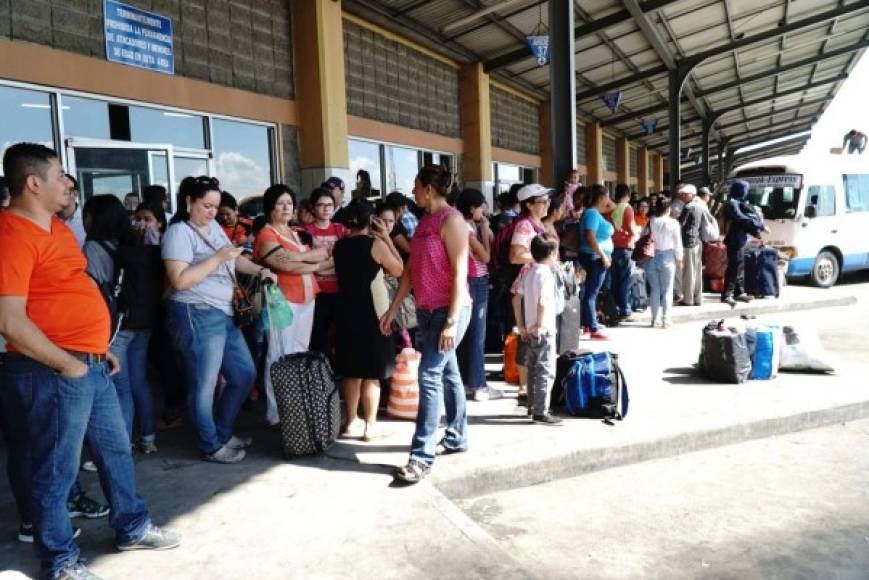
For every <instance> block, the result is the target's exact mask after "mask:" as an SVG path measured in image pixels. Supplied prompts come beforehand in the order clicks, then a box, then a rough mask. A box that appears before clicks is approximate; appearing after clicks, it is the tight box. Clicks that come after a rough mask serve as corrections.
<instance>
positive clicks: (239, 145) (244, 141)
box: [176, 119, 273, 201]
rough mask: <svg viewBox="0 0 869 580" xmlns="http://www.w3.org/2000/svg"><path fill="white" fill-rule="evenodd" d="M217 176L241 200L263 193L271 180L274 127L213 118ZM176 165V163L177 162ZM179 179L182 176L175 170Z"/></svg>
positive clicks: (222, 185)
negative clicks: (272, 134) (272, 130)
mask: <svg viewBox="0 0 869 580" xmlns="http://www.w3.org/2000/svg"><path fill="white" fill-rule="evenodd" d="M211 126H212V128H213V131H214V134H213V135H212V141H213V143H212V148H213V152H214V160H215V177H217V178H218V179H219V180H220V186H221V188H223V189H224V190H226V191H228V192H230V193H231V194H232V195H234V196H235V198H236V199H237V200H239V201H241V200H243V199H244V198H246V197H251V196H255V195H262V194H263V191H265V190H266V188H267V187H269V186H270V185H271V184H272V183H273V181H272V162H271V159H272V158H271V146H270V144H269V143H270V140H271V130H270V129H269V128H268V127H263V126H262V125H253V124H250V123H241V122H239V121H227V120H225V119H214V120H213V121H212V124H211ZM176 167H177V162H176ZM176 179H180V177H178V175H177V173H176Z"/></svg>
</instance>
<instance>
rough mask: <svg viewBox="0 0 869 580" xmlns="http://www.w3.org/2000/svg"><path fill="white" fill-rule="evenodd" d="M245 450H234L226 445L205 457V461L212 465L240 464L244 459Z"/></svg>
mask: <svg viewBox="0 0 869 580" xmlns="http://www.w3.org/2000/svg"><path fill="white" fill-rule="evenodd" d="M244 456H245V453H244V449H233V448H231V447H227V446H226V445H224V446H223V447H221V448H220V449H218V450H217V451H215V452H214V453H211V454H210V455H206V456H205V461H211V462H212V463H238V462H239V461H241V460H242V459H244Z"/></svg>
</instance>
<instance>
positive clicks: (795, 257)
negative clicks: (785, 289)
mask: <svg viewBox="0 0 869 580" xmlns="http://www.w3.org/2000/svg"><path fill="white" fill-rule="evenodd" d="M737 179H741V180H745V181H748V183H749V184H750V186H751V188H750V189H749V194H748V197H749V201H750V202H751V203H752V204H753V205H755V206H759V207H760V208H761V209H762V211H763V216H764V222H765V223H766V226H767V227H768V228H769V230H770V233H769V234H764V241H765V243H767V244H768V245H770V246H773V247H776V248H778V249H779V250H781V251H782V252H784V253H786V254H787V255H788V256H790V263H789V265H788V272H787V275H788V277H794V278H796V277H806V276H808V277H810V278H811V280H812V282H813V283H814V284H815V285H817V286H821V287H824V288H827V287H830V286H832V285H833V284H835V283H836V281H837V280H838V279H839V276H840V275H841V274H842V272H851V271H855V270H862V269H866V268H869V156H867V157H863V156H862V155H833V154H825V155H807V154H801V155H793V156H786V157H773V158H770V159H765V160H763V161H755V162H752V163H747V164H745V165H742V166H740V167H737V168H736V169H735V170H734V171H733V172H732V173H731V174H730V176H729V177H728V179H727V181H726V182H725V183H724V184H722V185H723V188H725V190H726V189H727V188H729V187H730V183H731V182H732V181H734V180H737Z"/></svg>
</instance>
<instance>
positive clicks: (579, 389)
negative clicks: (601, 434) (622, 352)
mask: <svg viewBox="0 0 869 580" xmlns="http://www.w3.org/2000/svg"><path fill="white" fill-rule="evenodd" d="M561 385H562V388H563V389H564V404H565V406H566V407H567V412H568V413H570V414H571V415H574V416H576V417H592V418H600V419H603V420H604V423H607V424H608V425H612V419H616V420H619V421H621V420H622V419H624V418H625V417H626V416H627V414H628V404H629V403H630V398H629V396H628V383H627V381H626V380H625V375H624V373H623V372H622V369H621V367H620V366H619V362H618V355H616V354H613V353H610V352H598V353H587V354H581V355H573V356H572V357H571V362H570V367H569V370H568V371H567V374H566V376H565V377H564V379H563V381H562V383H561Z"/></svg>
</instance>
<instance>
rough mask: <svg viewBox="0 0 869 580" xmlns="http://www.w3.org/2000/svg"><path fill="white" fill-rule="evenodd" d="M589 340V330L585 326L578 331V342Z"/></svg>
mask: <svg viewBox="0 0 869 580" xmlns="http://www.w3.org/2000/svg"><path fill="white" fill-rule="evenodd" d="M590 338H591V329H590V328H588V327H587V326H583V327H582V328H581V329H580V330H579V339H580V340H589V339H590Z"/></svg>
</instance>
